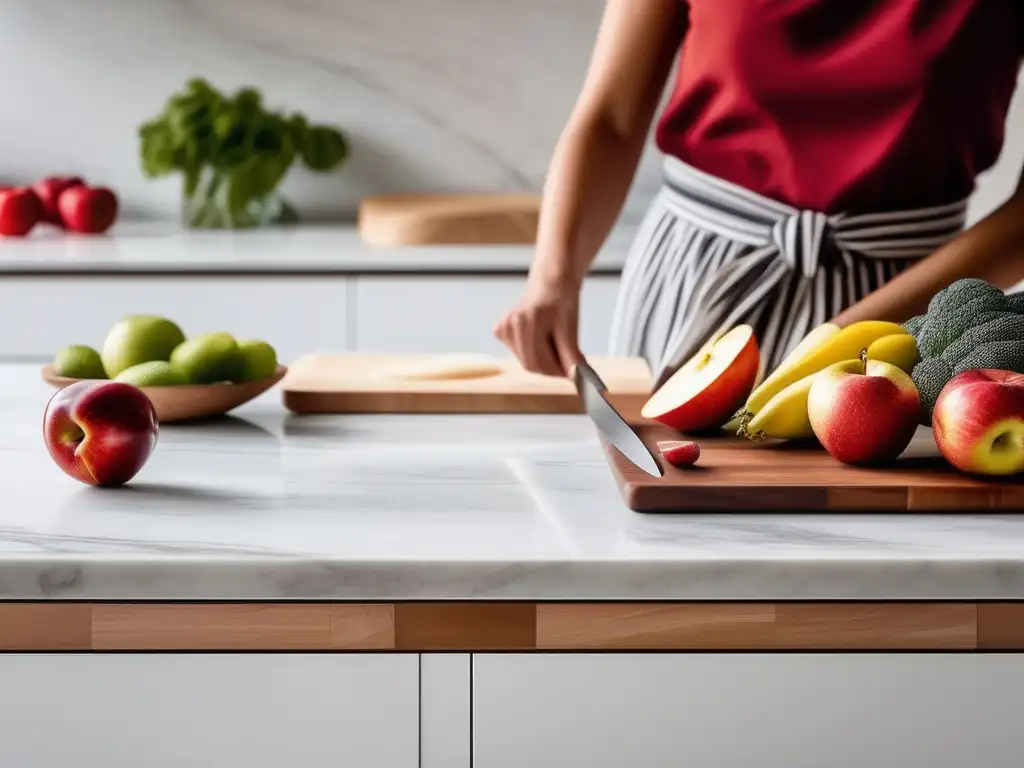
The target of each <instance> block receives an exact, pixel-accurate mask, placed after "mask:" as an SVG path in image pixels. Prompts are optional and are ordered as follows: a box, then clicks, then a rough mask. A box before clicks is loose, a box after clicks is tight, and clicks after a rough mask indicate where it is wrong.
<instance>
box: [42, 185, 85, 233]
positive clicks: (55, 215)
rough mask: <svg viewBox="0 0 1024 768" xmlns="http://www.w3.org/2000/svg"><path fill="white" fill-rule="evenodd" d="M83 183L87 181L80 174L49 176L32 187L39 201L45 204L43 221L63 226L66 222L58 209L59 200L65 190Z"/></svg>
mask: <svg viewBox="0 0 1024 768" xmlns="http://www.w3.org/2000/svg"><path fill="white" fill-rule="evenodd" d="M83 184H85V182H84V181H82V179H80V178H79V177H78V176H49V177H47V178H45V179H40V180H39V181H37V182H36V183H35V184H34V185H33V186H32V189H33V190H34V191H35V193H36V197H38V198H39V202H40V203H42V204H43V221H45V222H47V223H49V224H56V225H57V226H63V225H64V222H62V221H61V218H60V213H59V212H58V210H57V200H58V198H60V196H61V194H62V193H63V192H64V191H65V190H68V189H71V187H79V186H81V185H83Z"/></svg>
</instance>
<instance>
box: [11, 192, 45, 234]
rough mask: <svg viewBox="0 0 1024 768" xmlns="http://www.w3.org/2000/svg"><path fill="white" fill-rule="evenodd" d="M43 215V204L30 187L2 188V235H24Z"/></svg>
mask: <svg viewBox="0 0 1024 768" xmlns="http://www.w3.org/2000/svg"><path fill="white" fill-rule="evenodd" d="M42 216H43V206H42V205H41V204H40V202H39V198H38V197H36V193H35V192H33V191H32V190H31V189H29V188H28V187H16V188H14V189H3V190H0V235H14V236H15V237H24V236H25V235H27V234H28V233H29V232H31V231H32V227H34V226H35V225H36V224H38V223H39V220H40V219H41V218H42Z"/></svg>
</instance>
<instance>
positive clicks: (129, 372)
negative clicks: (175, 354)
mask: <svg viewBox="0 0 1024 768" xmlns="http://www.w3.org/2000/svg"><path fill="white" fill-rule="evenodd" d="M116 380H117V381H123V382H125V383H127V384H134V385H135V386H136V387H179V386H181V385H182V384H188V378H187V377H186V376H185V374H183V373H182V372H181V371H179V370H178V369H177V368H175V367H174V366H173V365H171V364H170V363H167V362H164V361H163V360H150V361H149V362H148V363H139V364H138V365H133V366H132V367H131V368H125V369H124V370H123V371H121V372H120V373H119V374H117V377H116Z"/></svg>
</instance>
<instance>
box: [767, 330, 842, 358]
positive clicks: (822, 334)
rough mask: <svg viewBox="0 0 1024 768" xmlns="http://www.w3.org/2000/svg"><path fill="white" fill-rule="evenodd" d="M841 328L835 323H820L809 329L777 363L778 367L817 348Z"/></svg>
mask: <svg viewBox="0 0 1024 768" xmlns="http://www.w3.org/2000/svg"><path fill="white" fill-rule="evenodd" d="M840 330H841V329H840V328H839V326H838V325H836V324H835V323H822V324H821V325H817V326H815V327H814V328H812V329H811V330H810V332H809V333H808V334H807V335H806V336H804V337H803V338H802V339H801V340H800V343H799V344H797V345H796V346H795V347H793V349H792V351H790V353H789V354H788V355H786V357H785V358H784V359H783V361H782V362H781V363H779V368H780V369H782V368H785V367H786V366H787V365H793V363H795V362H796V361H797V360H799V359H800V358H801V357H803V356H804V355H806V354H807V353H808V352H810V351H811V350H812V349H817V348H818V347H820V346H821V345H822V344H824V343H825V342H826V341H828V340H829V339H831V338H832V337H833V336H835V335H836V334H837V333H839V331H840Z"/></svg>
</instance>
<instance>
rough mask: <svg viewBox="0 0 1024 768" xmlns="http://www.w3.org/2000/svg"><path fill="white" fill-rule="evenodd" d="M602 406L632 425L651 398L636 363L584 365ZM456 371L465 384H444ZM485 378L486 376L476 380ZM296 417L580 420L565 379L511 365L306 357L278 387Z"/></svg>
mask: <svg viewBox="0 0 1024 768" xmlns="http://www.w3.org/2000/svg"><path fill="white" fill-rule="evenodd" d="M588 359H589V360H590V363H591V365H593V367H594V369H595V370H596V371H597V372H598V373H599V374H600V375H601V378H602V379H604V381H605V384H607V386H608V390H609V393H610V395H609V398H608V399H609V401H610V402H611V403H612V404H613V405H615V406H616V407H617V408H619V409H620V411H621V412H622V413H623V416H624V417H626V418H629V419H638V418H639V413H640V408H641V407H642V406H643V403H644V402H645V401H646V400H647V398H648V396H649V394H650V390H651V372H650V368H648V366H647V363H646V362H645V361H644V360H642V359H639V358H601V357H595V358H588ZM456 369H461V373H462V374H463V375H464V376H465V375H468V374H473V373H476V374H477V375H475V376H469V377H464V378H446V376H445V374H448V375H450V374H451V373H452V372H453V371H456ZM480 374H487V375H480ZM281 389H282V391H283V395H284V404H285V407H286V408H288V409H289V410H292V411H295V412H297V413H582V410H583V409H582V407H581V405H580V401H579V397H578V395H577V394H576V388H575V387H574V386H573V385H572V383H571V382H570V381H569V380H568V379H564V378H553V377H549V376H539V375H537V374H532V373H527V372H526V371H524V370H523V369H522V367H521V366H520V365H519V364H518V363H517V362H515V361H514V360H512V359H505V358H498V357H486V356H468V355H363V354H338V355H309V356H306V357H302V358H300V359H299V360H297V361H296V362H295V363H293V364H292V365H291V366H290V367H289V369H288V375H287V376H286V377H285V379H284V381H283V382H282V383H281Z"/></svg>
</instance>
